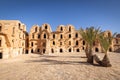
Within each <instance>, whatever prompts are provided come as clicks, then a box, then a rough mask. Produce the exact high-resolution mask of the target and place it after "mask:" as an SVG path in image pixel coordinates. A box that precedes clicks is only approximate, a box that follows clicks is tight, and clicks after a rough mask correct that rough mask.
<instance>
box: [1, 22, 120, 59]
mask: <svg viewBox="0 0 120 80" xmlns="http://www.w3.org/2000/svg"><path fill="white" fill-rule="evenodd" d="M104 33H105V35H106V36H112V32H111V31H105V32H104ZM85 44H86V43H85V41H84V40H83V39H82V37H81V35H80V34H79V31H78V30H76V29H75V27H74V26H73V25H66V26H64V25H59V26H58V27H57V29H56V31H52V29H51V26H50V25H49V24H43V25H42V26H38V25H34V26H32V28H31V30H30V33H29V35H28V33H27V31H26V26H25V24H23V23H21V22H20V21H19V20H0V58H9V57H14V56H17V55H20V54H25V53H26V54H27V53H38V54H50V53H64V52H68V53H71V52H81V51H84V49H85ZM93 51H94V52H102V49H101V46H100V44H99V42H97V41H96V42H94V48H93ZM109 51H117V52H120V36H118V37H116V38H115V39H114V40H113V43H112V45H111V47H110V48H109Z"/></svg>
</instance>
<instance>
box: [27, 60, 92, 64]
mask: <svg viewBox="0 0 120 80" xmlns="http://www.w3.org/2000/svg"><path fill="white" fill-rule="evenodd" d="M33 62H39V63H41V64H42V65H62V64H66V65H90V64H89V63H87V62H84V61H82V62H80V61H61V60H53V59H40V60H27V61H25V63H33Z"/></svg>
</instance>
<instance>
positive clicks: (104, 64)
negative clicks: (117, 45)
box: [102, 53, 112, 67]
mask: <svg viewBox="0 0 120 80" xmlns="http://www.w3.org/2000/svg"><path fill="white" fill-rule="evenodd" d="M102 66H104V67H111V66H112V65H111V64H110V60H109V58H108V55H107V53H106V54H105V56H104V58H103V60H102Z"/></svg>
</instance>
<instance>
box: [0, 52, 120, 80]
mask: <svg viewBox="0 0 120 80" xmlns="http://www.w3.org/2000/svg"><path fill="white" fill-rule="evenodd" d="M97 54H98V55H99V56H100V57H101V58H102V56H103V53H97ZM109 57H110V60H111V64H112V67H109V68H106V67H100V66H93V65H90V64H88V63H86V58H85V54H84V53H60V54H45V55H38V54H24V55H21V56H18V57H16V58H12V59H6V60H5V59H4V60H0V80H120V54H118V53H109Z"/></svg>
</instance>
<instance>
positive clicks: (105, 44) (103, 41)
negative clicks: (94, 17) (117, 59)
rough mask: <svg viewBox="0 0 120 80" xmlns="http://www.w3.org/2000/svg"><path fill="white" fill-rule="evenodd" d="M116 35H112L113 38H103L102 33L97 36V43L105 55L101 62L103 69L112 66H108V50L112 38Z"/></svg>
mask: <svg viewBox="0 0 120 80" xmlns="http://www.w3.org/2000/svg"><path fill="white" fill-rule="evenodd" d="M115 35H116V33H114V34H113V36H105V35H104V32H102V33H101V34H99V41H100V45H101V47H102V49H103V51H104V53H105V55H104V57H103V60H102V61H101V65H102V66H104V67H111V66H112V65H111V64H110V60H109V58H108V53H107V52H108V50H109V48H110V45H111V44H112V40H113V38H114V36H115Z"/></svg>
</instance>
